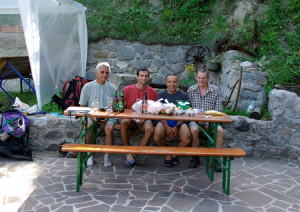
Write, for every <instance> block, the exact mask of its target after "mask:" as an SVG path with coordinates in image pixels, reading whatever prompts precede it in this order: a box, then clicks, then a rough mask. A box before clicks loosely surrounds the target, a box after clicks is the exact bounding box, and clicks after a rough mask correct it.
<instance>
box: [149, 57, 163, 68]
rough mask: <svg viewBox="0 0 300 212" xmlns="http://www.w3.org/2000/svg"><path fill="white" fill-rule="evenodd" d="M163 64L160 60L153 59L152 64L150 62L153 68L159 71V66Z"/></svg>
mask: <svg viewBox="0 0 300 212" xmlns="http://www.w3.org/2000/svg"><path fill="white" fill-rule="evenodd" d="M164 63H165V61H164V60H161V59H154V60H153V62H152V64H153V65H154V66H156V68H157V69H159V68H160V67H161V66H163V65H164Z"/></svg>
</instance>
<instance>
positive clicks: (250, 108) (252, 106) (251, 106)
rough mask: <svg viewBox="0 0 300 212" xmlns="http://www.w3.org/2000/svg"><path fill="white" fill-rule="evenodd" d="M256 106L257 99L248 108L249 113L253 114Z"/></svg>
mask: <svg viewBox="0 0 300 212" xmlns="http://www.w3.org/2000/svg"><path fill="white" fill-rule="evenodd" d="M255 106H256V99H254V100H253V101H252V102H251V104H250V105H249V106H248V109H247V113H251V112H252V111H253V110H254V108H255Z"/></svg>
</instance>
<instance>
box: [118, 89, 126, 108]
mask: <svg viewBox="0 0 300 212" xmlns="http://www.w3.org/2000/svg"><path fill="white" fill-rule="evenodd" d="M124 103H125V99H124V92H123V91H122V92H121V97H120V99H119V113H124V109H125V108H124V105H125V104H124Z"/></svg>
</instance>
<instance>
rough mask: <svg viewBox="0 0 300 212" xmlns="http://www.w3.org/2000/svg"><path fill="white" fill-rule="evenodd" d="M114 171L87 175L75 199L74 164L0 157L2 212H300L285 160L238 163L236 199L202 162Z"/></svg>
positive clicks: (298, 192)
mask: <svg viewBox="0 0 300 212" xmlns="http://www.w3.org/2000/svg"><path fill="white" fill-rule="evenodd" d="M111 160H112V162H113V163H114V166H112V167H104V166H103V155H102V154H97V155H96V157H95V165H94V166H92V167H89V168H87V169H86V171H85V173H84V176H83V185H82V187H81V189H80V192H76V191H75V188H76V185H75V183H76V163H77V160H76V159H68V158H58V157H57V156H56V155H55V153H54V152H34V161H19V160H14V159H8V158H3V157H0V186H1V187H0V188H1V189H0V198H1V202H0V211H1V212H2V211H3V212H14V211H25V212H29V211H40V212H45V211H57V212H59V211H62V212H68V211H70V212H73V211H74V212H89V211H93V212H94V211H101V212H102V211H117V212H119V211H120V212H126V211H130V212H135V211H136V212H139V211H162V212H172V211H185V212H186V211H191V212H196V211H220V212H229V211H230V212H235V211H243V212H248V211H249V212H252V211H253V212H254V211H264V212H265V211H266V212H274V211H276V212H277V211H300V168H299V167H300V165H299V163H293V162H288V161H282V160H274V159H272V160H266V159H257V158H248V157H246V158H235V160H233V161H232V172H231V176H232V178H231V195H230V196H227V195H226V194H225V193H224V191H223V189H222V174H221V173H215V179H214V181H213V182H212V181H210V180H209V179H208V176H207V174H206V172H205V169H204V158H201V165H200V166H199V167H198V168H196V169H188V168H187V164H188V162H189V160H190V157H180V162H181V164H180V165H179V166H178V167H172V168H168V167H164V166H163V160H164V156H154V155H152V156H147V155H141V156H140V157H139V158H138V159H137V165H136V166H135V167H126V166H125V165H124V160H125V155H112V157H111Z"/></svg>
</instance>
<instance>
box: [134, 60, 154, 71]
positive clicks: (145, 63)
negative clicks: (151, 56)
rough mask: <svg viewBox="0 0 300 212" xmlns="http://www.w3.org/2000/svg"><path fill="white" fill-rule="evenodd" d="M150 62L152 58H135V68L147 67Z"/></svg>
mask: <svg viewBox="0 0 300 212" xmlns="http://www.w3.org/2000/svg"><path fill="white" fill-rule="evenodd" d="M151 62H152V60H143V61H140V60H137V61H136V64H135V67H136V68H137V69H139V68H149V66H150V65H151Z"/></svg>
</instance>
